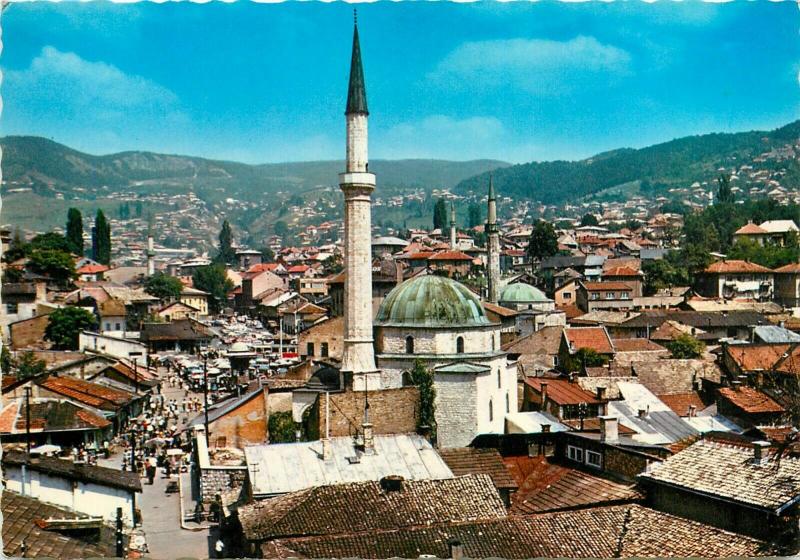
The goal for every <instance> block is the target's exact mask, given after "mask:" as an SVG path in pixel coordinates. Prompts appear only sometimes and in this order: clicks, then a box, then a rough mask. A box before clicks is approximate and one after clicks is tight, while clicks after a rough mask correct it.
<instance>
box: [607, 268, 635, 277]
mask: <svg viewBox="0 0 800 560" xmlns="http://www.w3.org/2000/svg"><path fill="white" fill-rule="evenodd" d="M603 276H631V277H633V278H639V277H640V276H642V273H641V272H640V271H639V270H636V269H635V268H633V267H631V266H615V267H611V268H607V269H604V270H603Z"/></svg>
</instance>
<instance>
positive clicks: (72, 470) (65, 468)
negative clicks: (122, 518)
mask: <svg viewBox="0 0 800 560" xmlns="http://www.w3.org/2000/svg"><path fill="white" fill-rule="evenodd" d="M3 465H27V467H28V469H29V470H32V471H38V472H43V473H48V474H51V475H55V476H58V477H61V478H66V479H67V480H77V481H80V482H92V483H95V484H102V485H104V486H111V487H113V488H120V489H122V490H127V491H129V492H141V491H142V483H141V481H140V480H139V476H138V475H137V474H136V473H132V472H128V471H121V470H119V469H111V468H108V467H98V466H94V465H87V464H85V463H75V462H73V461H71V460H69V459H59V458H58V457H33V458H32V457H29V456H28V455H27V454H26V453H23V452H20V451H5V452H4V453H3Z"/></svg>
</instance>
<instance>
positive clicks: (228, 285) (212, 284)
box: [192, 263, 233, 313]
mask: <svg viewBox="0 0 800 560" xmlns="http://www.w3.org/2000/svg"><path fill="white" fill-rule="evenodd" d="M192 284H193V285H194V287H195V288H197V289H198V290H203V291H204V292H208V294H209V301H208V307H209V310H210V311H211V312H212V313H219V312H220V310H221V309H222V306H223V305H224V304H225V302H226V301H227V300H228V292H230V291H231V290H232V289H233V282H231V281H230V280H229V279H228V276H227V273H226V270H225V266H224V265H222V264H220V263H217V264H211V265H208V266H200V267H198V268H196V269H195V271H194V273H193V274H192Z"/></svg>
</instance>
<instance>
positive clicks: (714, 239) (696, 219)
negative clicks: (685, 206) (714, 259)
mask: <svg viewBox="0 0 800 560" xmlns="http://www.w3.org/2000/svg"><path fill="white" fill-rule="evenodd" d="M683 236H684V238H683V247H682V248H681V261H682V262H683V263H684V264H685V266H686V268H687V269H688V270H689V273H690V274H691V275H692V277H694V275H696V274H697V273H698V272H701V271H703V270H704V269H705V268H706V267H707V266H708V265H709V264H710V263H711V255H710V253H711V252H713V251H719V250H720V241H719V235H718V233H717V230H716V228H715V227H714V226H713V225H712V224H711V223H710V222H709V221H708V220H707V219H706V218H705V217H704V215H702V214H690V215H688V216H686V218H685V220H684V223H683Z"/></svg>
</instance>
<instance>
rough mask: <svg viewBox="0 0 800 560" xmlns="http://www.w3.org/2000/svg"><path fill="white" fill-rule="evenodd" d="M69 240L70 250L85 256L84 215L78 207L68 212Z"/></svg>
mask: <svg viewBox="0 0 800 560" xmlns="http://www.w3.org/2000/svg"><path fill="white" fill-rule="evenodd" d="M67 242H68V243H69V248H70V251H72V252H73V253H75V254H76V255H79V256H83V216H82V215H81V211H80V210H78V209H77V208H70V209H69V211H68V212H67Z"/></svg>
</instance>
